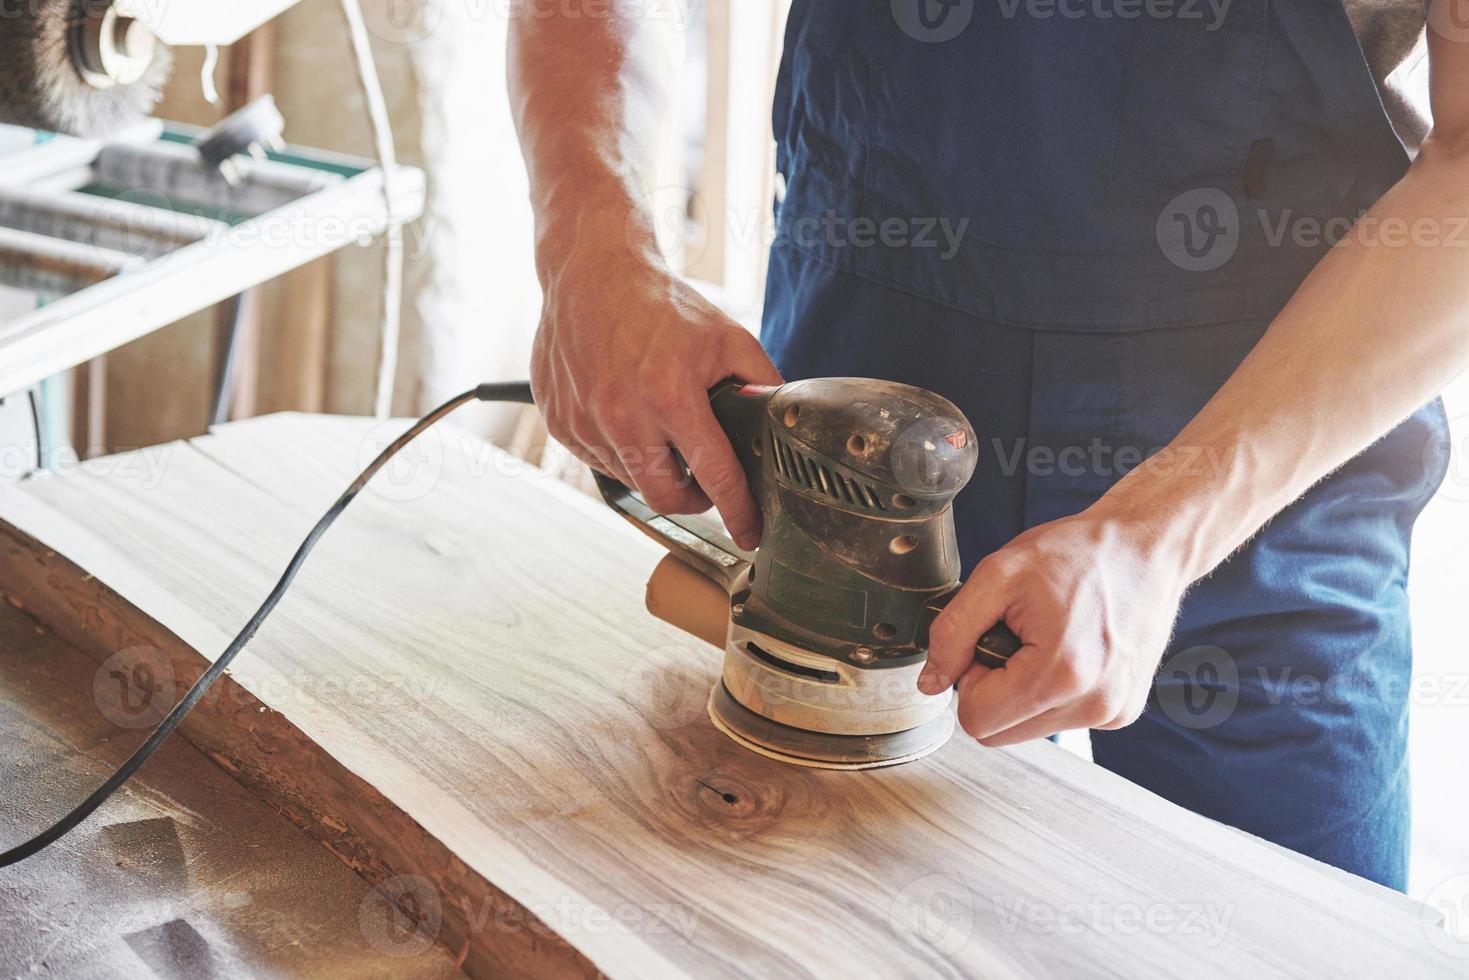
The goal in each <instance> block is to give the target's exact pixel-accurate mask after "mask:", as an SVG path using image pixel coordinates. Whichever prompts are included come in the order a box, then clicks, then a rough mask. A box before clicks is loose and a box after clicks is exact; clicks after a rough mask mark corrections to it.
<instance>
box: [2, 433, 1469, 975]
mask: <svg viewBox="0 0 1469 980" xmlns="http://www.w3.org/2000/svg"><path fill="white" fill-rule="evenodd" d="M400 428H401V424H400V423H393V424H391V428H390V429H387V430H384V429H379V430H377V431H376V432H375V433H374V432H372V430H373V426H372V424H371V423H370V422H365V421H362V420H355V419H344V418H331V417H313V416H289V415H283V416H271V417H269V418H265V419H258V420H252V421H250V422H243V423H236V424H233V425H230V426H225V427H223V428H221V429H219V430H216V432H215V433H214V434H212V435H210V436H207V437H202V438H199V439H195V440H190V441H188V442H184V443H174V444H170V445H169V446H166V447H160V448H159V449H156V450H153V451H152V452H153V453H154V456H153V458H152V460H151V461H150V460H149V459H147V458H146V454H142V455H135V456H132V457H128V458H126V459H124V458H111V459H110V460H109V462H110V464H111V465H108V466H105V467H104V466H97V467H95V468H94V469H91V470H89V471H84V472H78V473H75V474H71V475H68V476H66V477H61V478H53V479H44V480H33V481H28V482H26V483H22V484H16V485H13V486H7V487H3V488H0V515H3V516H4V517H5V519H6V520H7V521H8V522H9V524H10V525H11V527H10V528H9V529H8V530H7V531H6V532H5V534H4V535H3V537H0V541H3V546H4V554H3V560H0V586H3V588H4V591H5V592H6V593H7V595H9V596H11V597H13V599H14V601H17V602H20V603H21V604H23V605H24V606H25V607H26V608H27V609H29V610H31V611H32V612H33V614H35V615H36V616H37V617H38V618H40V619H42V620H44V621H46V622H48V623H50V624H52V626H53V628H55V629H56V630H57V631H58V632H59V633H62V634H63V635H65V636H67V637H68V638H69V639H71V640H73V642H77V643H78V644H79V645H82V646H84V647H85V648H86V649H87V650H88V652H90V653H91V654H92V655H93V656H104V655H106V654H108V653H109V652H111V651H115V650H117V649H120V648H121V647H122V646H126V645H129V644H133V643H138V642H148V643H152V644H154V645H156V646H158V647H159V648H160V649H163V650H165V651H167V653H168V655H169V657H170V662H171V663H172V664H174V669H175V672H176V674H177V676H178V679H179V682H180V683H183V682H186V681H187V680H189V679H191V678H192V676H195V675H196V674H197V672H198V671H199V670H200V669H201V668H202V665H203V663H204V660H205V658H206V657H212V656H213V655H214V654H215V653H217V651H219V650H220V649H222V648H223V646H224V645H225V643H226V641H227V640H228V639H229V636H230V635H231V634H232V633H233V631H234V630H235V629H236V628H237V627H238V624H240V623H241V622H243V620H244V619H245V617H246V616H247V615H248V613H249V612H250V611H251V610H252V609H253V607H254V606H255V604H256V603H257V602H258V601H259V600H260V598H261V597H262V596H263V595H264V594H265V592H266V590H267V589H268V588H269V586H270V584H271V583H272V582H273V580H274V578H275V577H276V575H277V574H278V572H279V570H280V568H281V567H282V566H283V564H284V562H285V560H286V558H287V557H288V556H289V554H290V553H291V551H292V550H293V549H294V548H295V546H296V544H297V543H298V541H299V539H300V537H301V536H302V535H303V534H304V533H305V531H306V529H307V528H308V527H309V526H310V524H311V523H312V522H313V521H314V520H315V518H316V517H317V515H318V513H319V512H320V511H321V510H322V509H324V508H325V506H326V505H327V504H328V503H329V502H330V500H331V499H332V498H333V497H334V496H335V494H336V493H337V492H338V491H339V490H340V489H341V487H342V486H343V485H344V484H345V483H346V482H347V480H348V479H349V477H350V475H351V473H352V472H354V471H355V468H356V467H357V465H358V464H359V462H360V461H362V460H363V459H364V457H365V454H366V453H368V452H370V451H371V450H372V448H374V447H375V446H376V445H379V444H381V443H382V442H383V441H385V439H386V437H387V436H388V435H391V434H392V433H393V432H395V431H398V430H399V429H400ZM410 459H411V460H412V461H414V462H413V464H411V465H409V466H408V467H407V468H400V469H398V470H397V471H396V474H394V473H391V472H390V473H387V474H384V476H380V477H379V480H378V481H377V482H376V483H375V485H374V486H375V487H376V488H377V489H376V490H369V492H367V493H365V494H364V495H363V497H362V498H361V499H360V500H359V501H358V502H357V503H356V504H354V505H353V508H352V509H351V510H349V511H348V512H347V514H346V515H345V517H344V518H343V519H342V521H341V522H340V523H339V525H338V526H337V527H336V528H334V529H333V531H332V532H331V533H330V534H329V535H328V537H327V538H326V539H325V540H324V541H323V543H322V544H321V546H320V547H319V549H318V551H317V552H316V553H315V554H314V555H313V556H312V557H311V559H310V561H309V562H308V563H307V565H306V567H305V569H304V570H303V571H302V573H301V576H300V578H299V580H298V582H297V584H296V586H295V587H294V589H293V590H292V592H291V594H290V595H289V596H288V597H287V599H286V600H285V601H284V602H283V603H282V604H281V606H280V608H279V609H278V610H277V612H276V614H275V616H274V618H273V619H272V620H271V621H270V622H269V623H267V625H266V626H265V628H264V629H263V630H262V631H261V632H260V634H259V635H258V637H257V638H256V640H255V641H254V642H253V643H252V645H251V647H250V648H249V649H247V650H246V652H245V653H244V654H242V656H241V657H240V659H239V660H238V661H237V662H236V665H235V667H234V668H233V669H232V671H231V679H230V682H229V684H230V687H229V688H228V689H227V690H226V691H225V692H224V693H223V694H222V695H221V696H220V697H217V698H213V699H210V700H209V701H208V702H207V703H206V705H205V706H204V707H203V708H201V709H200V712H199V714H198V715H197V716H196V717H195V718H194V719H193V720H192V721H191V723H190V724H189V725H188V726H187V730H186V734H187V735H188V736H189V737H190V738H191V739H193V740H194V741H195V742H196V744H198V745H200V747H201V748H203V749H204V750H205V752H206V753H207V754H209V755H210V756H211V757H212V758H214V759H216V761H218V762H220V764H222V765H224V766H226V767H227V768H230V769H231V770H233V771H235V772H236V773H237V775H238V778H240V779H241V781H242V782H244V783H245V784H246V785H248V786H251V787H252V788H253V789H255V791H256V792H257V793H258V794H260V795H261V796H262V797H264V798H266V799H268V800H270V801H271V802H273V803H275V804H276V805H277V806H278V807H280V808H281V809H283V810H284V811H285V812H287V813H288V814H289V815H291V816H292V818H293V819H295V820H296V821H297V822H298V823H299V824H301V825H302V826H303V827H305V828H306V829H308V830H309V831H310V832H312V833H313V834H316V835H317V836H319V837H321V838H322V839H323V840H325V841H326V842H327V843H328V846H330V847H332V848H333V849H334V850H335V851H336V852H337V853H338V854H339V855H341V856H342V857H343V858H344V859H345V860H347V861H348V862H349V863H350V864H351V865H352V866H353V867H355V868H357V869H358V870H359V871H361V872H362V873H363V874H364V875H366V876H367V877H369V878H370V879H372V880H382V879H389V880H391V879H392V876H399V875H418V876H422V878H423V879H426V880H427V881H428V882H430V883H431V884H432V888H433V897H434V899H435V901H436V902H437V904H438V906H439V907H440V909H441V910H442V920H443V925H442V927H441V928H440V929H439V930H438V931H437V933H436V935H437V938H438V939H439V941H440V942H441V943H443V944H444V945H446V946H448V947H450V948H451V949H454V950H455V951H456V952H461V951H462V952H463V954H464V955H465V956H466V961H465V965H466V970H467V971H469V972H471V973H475V974H481V975H490V974H503V973H510V974H513V975H544V976H552V975H566V974H568V973H572V974H582V975H588V974H591V973H594V972H596V971H603V972H605V973H607V974H609V975H612V976H637V977H642V976H650V975H653V976H662V975H697V976H706V975H738V976H827V975H842V976H882V977H892V976H935V975H936V976H973V975H983V976H991V977H1008V976H1051V975H1077V974H1082V975H1087V976H1117V977H1122V976H1129V977H1131V976H1138V975H1143V976H1149V975H1177V974H1182V973H1187V974H1189V975H1191V976H1239V975H1261V976H1276V975H1287V974H1295V975H1300V974H1306V973H1309V974H1325V973H1350V974H1352V975H1356V974H1358V973H1369V972H1371V973H1388V972H1391V973H1392V974H1394V975H1396V974H1402V973H1408V974H1411V975H1425V976H1431V975H1452V974H1454V973H1455V971H1456V969H1457V968H1458V967H1459V966H1460V965H1461V964H1460V963H1459V962H1458V961H1455V960H1453V959H1451V958H1449V957H1447V956H1445V955H1444V954H1442V953H1440V952H1439V951H1438V949H1437V948H1436V947H1435V946H1434V944H1433V943H1432V941H1431V939H1430V935H1431V933H1430V932H1429V931H1428V930H1429V929H1430V928H1432V926H1431V925H1425V924H1424V923H1423V922H1422V921H1421V918H1420V916H1419V914H1418V912H1417V911H1416V909H1415V908H1414V907H1412V906H1410V905H1408V904H1407V903H1406V901H1405V900H1403V899H1401V897H1396V896H1393V895H1392V894H1391V893H1388V892H1386V891H1384V890H1383V889H1380V888H1377V887H1376V886H1372V885H1369V884H1367V883H1365V882H1360V881H1357V880H1355V879H1348V878H1347V876H1345V875H1342V874H1341V873H1339V872H1335V871H1333V870H1331V869H1328V868H1325V867H1323V866H1321V865H1317V864H1315V863H1313V862H1310V861H1307V860H1305V859H1302V858H1298V857H1295V856H1289V855H1287V854H1285V853H1284V852H1281V851H1279V850H1278V849H1274V848H1271V847H1267V846H1265V845H1263V844H1262V843H1260V842H1259V841H1256V840H1253V839H1251V838H1248V837H1246V836H1245V835H1242V834H1239V833H1238V832H1236V831H1233V830H1230V829H1228V828H1225V827H1222V826H1220V825H1217V824H1213V823H1211V822H1209V821H1207V820H1204V819H1202V818H1200V817H1197V816H1195V815H1192V814H1189V813H1186V812H1184V811H1182V810H1180V809H1179V808H1177V807H1174V806H1173V805H1171V804H1169V803H1167V802H1165V801H1163V800H1161V799H1159V798H1157V797H1154V796H1152V795H1150V794H1148V793H1146V792H1144V791H1142V790H1140V789H1138V788H1136V787H1134V786H1132V785H1130V784H1128V783H1126V782H1124V781H1122V780H1120V779H1118V778H1116V777H1113V776H1111V775H1110V774H1108V773H1106V772H1104V771H1101V770H1099V769H1097V768H1095V767H1093V766H1091V765H1090V764H1088V763H1086V762H1083V761H1082V760H1080V759H1077V758H1075V757H1073V756H1071V755H1069V754H1068V753H1066V752H1065V751H1064V750H1061V749H1059V748H1057V747H1055V746H1053V745H1050V744H1049V743H1040V744H1035V745H1029V746H1024V747H1021V748H1018V749H1015V750H1004V751H989V750H984V749H982V748H980V747H979V746H977V745H975V744H973V743H971V742H969V741H967V740H965V739H962V738H958V739H955V740H954V741H952V742H950V743H949V745H947V746H946V747H945V748H944V749H942V750H941V751H939V752H938V753H936V754H935V755H933V756H931V757H930V758H928V759H926V760H924V761H922V762H919V763H913V764H909V765H906V766H901V767H897V768H893V769H886V770H877V771H871V772H866V773H860V774H853V773H834V772H818V771H814V770H802V769H796V768H791V767H787V766H783V765H781V764H778V763H775V762H772V761H769V760H767V759H763V758H761V757H759V756H756V755H754V754H752V753H749V752H746V751H744V750H743V749H740V748H739V747H737V746H735V745H734V744H733V743H731V742H729V741H728V740H727V739H725V738H724V737H723V736H722V735H720V734H719V733H718V732H716V731H715V730H714V729H713V727H712V726H711V725H710V724H709V722H708V721H707V719H706V718H705V716H704V712H703V704H704V698H705V695H706V693H707V691H708V690H709V687H710V685H711V684H712V683H713V681H714V678H715V677H716V675H717V670H718V659H719V658H718V653H717V651H715V650H713V649H711V648H709V647H708V646H707V645H705V644H702V643H700V642H699V641H697V640H695V639H693V638H691V637H687V636H684V635H682V634H680V633H678V632H676V631H674V630H673V629H672V628H671V627H667V626H666V625H664V624H662V623H659V622H657V621H656V620H654V619H652V618H651V617H650V616H648V615H647V613H646V612H644V610H643V596H642V592H643V585H644V582H645V581H646V579H647V577H648V574H649V572H650V571H651V570H652V568H653V566H654V564H655V563H656V561H657V560H658V558H659V557H660V552H659V551H658V549H657V548H656V546H655V545H653V544H651V543H650V542H647V541H645V540H644V539H643V538H642V536H641V535H639V534H637V532H635V531H634V530H632V529H631V528H627V527H624V526H623V525H622V524H621V522H620V521H618V520H617V519H616V518H615V517H613V516H612V515H611V514H610V513H607V512H605V511H604V510H603V509H602V508H601V505H599V504H598V503H596V502H595V501H592V500H590V499H588V498H586V497H584V496H582V495H580V494H578V493H576V492H575V491H573V490H571V489H569V488H567V487H564V486H562V485H560V484H559V483H558V482H556V481H555V480H553V479H551V478H549V477H547V476H545V475H544V474H541V473H539V472H537V471H534V470H531V469H529V468H527V467H526V466H525V464H523V463H519V462H518V461H515V460H513V459H511V458H508V457H506V456H504V455H502V454H499V453H497V452H494V451H492V450H490V449H489V448H488V447H486V446H485V445H484V444H483V443H480V442H478V441H476V440H473V439H470V438H468V437H464V436H460V435H459V434H457V433H455V432H454V431H453V430H450V429H445V430H443V431H442V432H440V433H438V434H437V436H430V437H428V438H427V439H426V440H423V441H421V443H420V444H418V445H416V446H415V447H413V448H412V449H410ZM395 475H396V477H397V480H396V482H394V480H393V479H392V477H393V476H395ZM385 477H386V479H385ZM62 555H65V556H67V558H63V557H62ZM46 816H49V814H39V813H38V814H36V815H35V819H36V821H37V823H39V822H40V821H41V820H42V819H44V818H45V817H46Z"/></svg>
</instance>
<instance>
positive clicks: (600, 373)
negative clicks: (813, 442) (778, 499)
mask: <svg viewBox="0 0 1469 980" xmlns="http://www.w3.org/2000/svg"><path fill="white" fill-rule="evenodd" d="M544 280H545V286H546V301H545V305H544V308H543V312H542V315H541V324H540V329H539V331H538V332H537V334H536V342H535V350H534V354H533V357H532V362H531V378H532V385H533V387H534V390H535V398H536V404H537V405H539V406H540V408H541V411H542V412H543V413H544V414H545V417H546V425H547V428H548V429H549V430H550V432H551V435H552V436H554V437H555V438H556V439H557V440H558V441H560V442H561V443H563V444H564V445H565V446H566V447H567V448H568V449H570V450H571V452H573V453H574V454H576V456H577V457H578V458H579V459H581V460H582V461H583V462H585V463H587V464H588V465H590V466H593V467H595V468H596V469H598V470H601V471H602V472H604V473H607V474H608V475H610V476H613V477H616V478H617V479H619V480H621V481H623V482H624V483H626V484H627V485H628V486H631V487H633V488H635V489H636V490H638V491H639V492H640V493H641V494H642V495H643V499H644V500H646V501H647V502H648V506H650V507H652V508H653V509H654V510H656V511H659V512H660V513H665V514H691V513H701V512H703V511H705V510H708V509H709V507H710V506H711V504H712V505H713V506H714V507H717V508H718V510H719V513H720V516H721V517H723V518H724V523H725V525H726V526H727V527H728V528H729V532H730V536H731V537H732V538H733V539H734V541H735V543H736V544H737V545H739V546H740V547H741V548H745V549H751V548H754V547H755V546H756V545H757V544H758V543H759V540H760V530H761V524H760V511H759V508H758V507H757V506H756V504H755V501H754V498H753V497H752V496H751V495H750V489H749V485H748V483H747V482H746V480H745V473H744V470H743V469H741V467H740V464H739V461H738V460H737V459H736V458H735V454H734V450H733V448H732V447H731V446H730V443H729V440H728V438H727V437H726V436H725V434H724V430H723V429H721V428H720V426H719V423H718V421H716V419H715V417H714V412H713V410H712V409H711V408H710V406H709V394H708V392H709V389H710V388H713V387H714V386H715V385H716V384H718V383H719V382H720V381H723V380H724V379H726V378H730V377H734V378H738V379H740V380H742V381H747V382H752V383H755V384H769V385H778V384H780V383H781V379H780V375H779V373H778V372H777V371H776V369H775V366H774V365H773V364H772V363H771V361H770V358H769V357H768V356H766V354H765V351H764V350H763V349H762V348H761V347H760V342H759V341H758V340H756V339H755V337H754V336H752V335H751V334H750V332H749V331H748V330H746V329H745V328H743V327H741V326H740V325H739V324H738V323H735V322H734V321H733V320H731V319H730V318H729V317H727V316H725V315H724V314H723V313H721V312H719V310H718V309H716V308H715V307H714V306H713V304H711V303H709V302H708V301H707V300H706V299H704V297H703V296H701V295H699V293H698V292H697V291H696V290H694V289H693V288H692V287H690V286H688V285H687V284H686V283H684V282H683V281H681V280H680V279H678V278H677V276H675V275H674V274H673V273H672V272H670V271H668V270H667V269H664V268H658V267H657V266H656V265H654V264H652V263H648V262H645V261H643V260H642V259H641V258H640V257H637V256H634V255H632V254H631V253H629V257H628V258H623V257H622V256H621V255H619V254H617V252H616V251H615V247H614V250H613V251H609V252H606V253H602V254H600V255H596V256H585V257H580V258H572V259H569V260H568V261H567V262H566V263H565V264H564V265H563V266H562V268H561V269H560V270H559V271H557V272H556V273H555V274H553V275H547V276H544ZM675 449H676V450H677V451H678V453H679V454H680V455H681V456H682V457H683V459H684V460H685V461H686V462H687V463H688V470H689V472H686V471H685V470H684V467H683V466H681V465H680V464H679V462H678V459H677V458H675V456H674V455H673V450H675ZM690 473H691V474H692V479H690Z"/></svg>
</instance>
